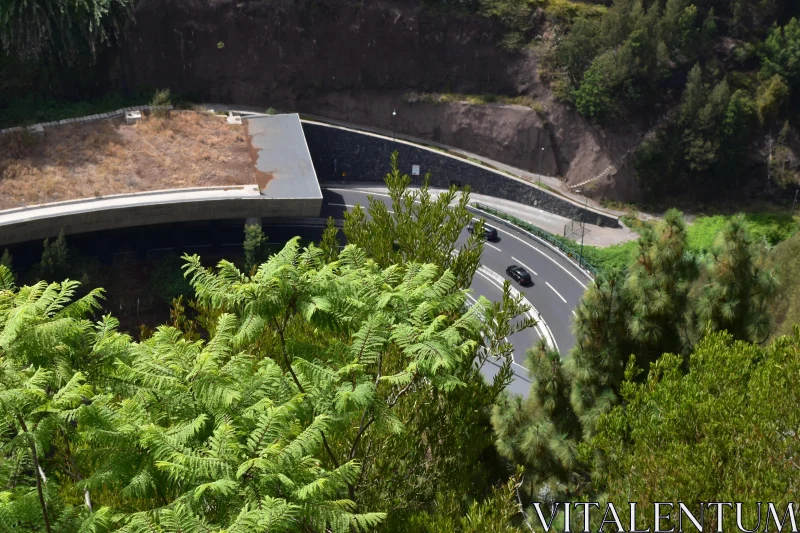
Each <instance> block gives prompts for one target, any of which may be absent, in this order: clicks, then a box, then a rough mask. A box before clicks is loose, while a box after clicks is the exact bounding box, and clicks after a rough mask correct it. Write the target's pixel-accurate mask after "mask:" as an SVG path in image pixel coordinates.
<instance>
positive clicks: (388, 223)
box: [344, 152, 483, 287]
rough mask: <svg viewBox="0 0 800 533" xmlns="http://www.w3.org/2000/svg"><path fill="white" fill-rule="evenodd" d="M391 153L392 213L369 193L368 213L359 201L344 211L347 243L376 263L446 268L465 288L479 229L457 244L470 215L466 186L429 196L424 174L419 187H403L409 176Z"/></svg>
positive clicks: (474, 264) (479, 246) (478, 247)
mask: <svg viewBox="0 0 800 533" xmlns="http://www.w3.org/2000/svg"><path fill="white" fill-rule="evenodd" d="M397 156H398V154H397V152H395V153H394V154H392V159H391V171H390V172H389V174H388V175H387V176H386V186H387V188H388V189H389V191H388V192H389V196H390V197H391V199H392V210H393V211H394V212H393V213H392V212H390V210H389V208H388V207H387V205H386V204H385V203H384V202H382V201H380V200H378V199H375V198H371V199H370V202H369V217H367V215H366V213H365V211H364V209H362V208H361V206H356V207H355V208H354V209H353V210H352V211H350V212H347V213H345V223H344V234H345V236H346V237H347V242H350V243H353V244H356V245H358V246H359V247H361V248H363V249H364V250H365V251H366V252H367V254H369V256H370V257H372V258H373V259H375V261H376V262H377V263H378V264H379V265H382V266H388V265H390V264H404V263H406V262H408V261H423V262H429V263H434V264H437V265H439V266H441V268H444V269H449V270H451V271H452V272H453V273H454V274H455V275H456V278H457V279H458V282H459V286H461V287H468V286H469V285H470V283H471V281H472V276H473V275H474V274H475V270H476V269H477V268H478V263H479V261H480V257H481V253H482V252H483V238H481V237H480V235H482V229H481V228H477V229H476V230H475V231H474V232H473V234H472V235H471V236H470V238H469V239H468V240H467V242H466V244H464V245H463V246H461V247H460V248H459V247H457V242H456V241H457V240H458V236H459V235H460V234H461V232H462V230H463V229H464V228H465V227H466V226H467V224H468V223H469V221H470V220H472V214H471V213H470V212H469V211H467V209H466V207H467V205H469V191H466V192H465V193H464V194H459V193H458V190H457V189H456V188H455V187H451V188H450V190H449V191H447V192H445V193H442V194H440V195H438V196H437V197H436V198H435V199H434V198H433V196H432V194H431V192H430V190H429V189H428V178H427V177H426V178H425V183H424V184H423V186H422V187H421V188H420V189H418V190H412V189H409V188H408V185H409V183H410V182H411V179H410V177H409V176H408V175H407V174H403V173H401V172H400V170H399V168H398V165H397ZM451 204H453V205H451ZM434 235H435V236H436V237H435V238H431V237H432V236H434Z"/></svg>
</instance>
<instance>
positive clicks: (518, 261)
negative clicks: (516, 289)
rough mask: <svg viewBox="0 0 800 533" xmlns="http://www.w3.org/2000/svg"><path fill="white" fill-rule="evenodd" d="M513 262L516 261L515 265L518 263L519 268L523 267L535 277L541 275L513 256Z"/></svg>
mask: <svg viewBox="0 0 800 533" xmlns="http://www.w3.org/2000/svg"><path fill="white" fill-rule="evenodd" d="M511 260H512V261H514V262H515V263H518V264H519V266H521V267H523V268H524V269H525V270H527V271H528V272H532V273H533V275H534V276H538V275H539V274H537V273H536V271H535V270H533V269H532V268H531V267H529V266H528V265H526V264H525V263H523V262H522V261H520V260H519V259H517V258H516V257H514V256H513V255H512V256H511Z"/></svg>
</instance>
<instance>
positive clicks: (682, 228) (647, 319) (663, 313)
mask: <svg viewBox="0 0 800 533" xmlns="http://www.w3.org/2000/svg"><path fill="white" fill-rule="evenodd" d="M697 275H698V266H697V262H696V260H695V259H694V257H693V256H692V255H691V254H690V253H689V251H688V247H687V243H686V223H685V222H684V220H683V215H682V214H681V213H680V211H678V210H676V209H670V210H669V211H667V212H666V213H665V215H664V220H663V221H661V222H660V223H659V224H658V227H657V228H656V229H655V230H653V229H649V228H648V229H647V230H645V232H644V234H643V235H642V236H641V237H640V238H639V252H638V254H637V257H636V260H635V261H634V263H633V265H632V266H631V268H630V269H629V271H628V276H627V279H626V280H625V289H624V290H625V294H626V299H627V300H628V305H629V314H628V316H627V320H626V328H627V332H628V337H629V338H630V340H631V341H633V342H634V343H635V352H634V353H635V354H636V357H637V364H639V365H640V366H642V367H643V368H647V365H648V364H649V363H650V362H651V361H654V360H655V359H656V358H658V357H659V356H661V354H663V353H679V354H680V353H685V352H686V350H687V349H688V348H689V347H690V346H689V339H688V335H687V326H688V321H687V319H686V317H687V316H688V314H689V313H688V311H689V310H690V300H689V289H690V285H691V283H692V282H693V281H694V280H695V279H696V278H697Z"/></svg>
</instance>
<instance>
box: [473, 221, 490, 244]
mask: <svg viewBox="0 0 800 533" xmlns="http://www.w3.org/2000/svg"><path fill="white" fill-rule="evenodd" d="M474 230H475V222H474V221H473V222H470V223H469V224H467V231H468V232H470V233H472V232H473V231H474ZM483 238H484V239H486V240H487V241H496V240H497V230H496V229H494V228H493V227H491V226H487V225H486V224H484V225H483Z"/></svg>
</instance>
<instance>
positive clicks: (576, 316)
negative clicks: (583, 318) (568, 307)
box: [572, 309, 578, 318]
mask: <svg viewBox="0 0 800 533" xmlns="http://www.w3.org/2000/svg"><path fill="white" fill-rule="evenodd" d="M572 316H574V317H575V318H578V313H576V312H575V310H574V309H573V310H572Z"/></svg>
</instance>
